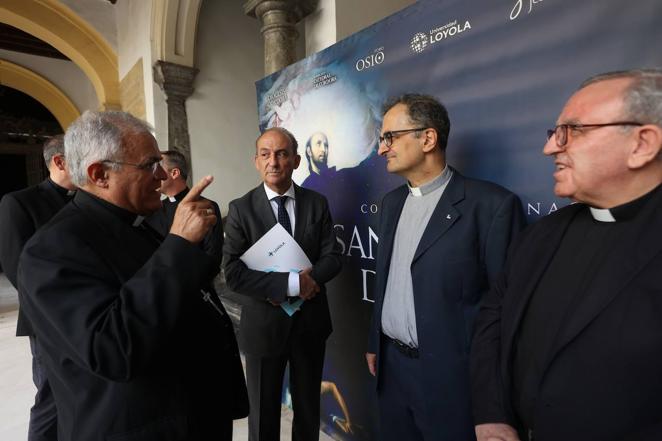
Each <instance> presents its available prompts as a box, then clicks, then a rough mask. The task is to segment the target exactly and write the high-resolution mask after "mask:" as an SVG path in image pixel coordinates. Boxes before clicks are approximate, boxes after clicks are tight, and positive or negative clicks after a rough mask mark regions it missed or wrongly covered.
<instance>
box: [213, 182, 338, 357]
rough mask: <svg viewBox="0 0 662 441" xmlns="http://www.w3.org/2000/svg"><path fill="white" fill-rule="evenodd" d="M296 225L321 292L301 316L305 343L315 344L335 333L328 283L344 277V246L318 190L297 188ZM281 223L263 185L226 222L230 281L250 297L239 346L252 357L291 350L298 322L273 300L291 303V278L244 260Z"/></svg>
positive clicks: (297, 237)
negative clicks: (251, 266) (294, 325)
mask: <svg viewBox="0 0 662 441" xmlns="http://www.w3.org/2000/svg"><path fill="white" fill-rule="evenodd" d="M294 191H295V197H296V223H295V231H294V239H295V240H296V241H297V243H298V244H299V245H300V246H301V248H302V249H303V251H304V252H305V253H306V256H308V259H310V261H311V262H312V264H313V270H312V273H311V276H312V278H313V279H315V281H316V282H317V284H318V285H319V286H320V288H321V290H320V293H319V294H317V295H316V296H315V297H314V298H313V299H311V300H307V301H305V302H304V304H303V305H302V307H301V310H300V311H299V312H297V313H296V314H300V316H299V318H298V320H299V323H300V329H302V330H305V333H306V335H305V336H304V337H303V338H304V339H309V340H310V341H311V343H312V344H317V343H318V342H320V341H322V342H323V341H324V340H325V339H326V338H327V337H328V336H329V334H331V317H330V314H329V306H328V302H327V299H326V289H325V287H324V284H325V283H326V282H328V281H329V280H331V279H332V278H333V277H335V276H336V274H338V272H340V268H341V260H340V244H339V243H338V242H337V240H336V236H335V234H334V232H333V222H332V221H331V214H330V213H329V206H328V204H327V201H326V199H325V198H324V196H322V195H321V194H319V193H316V192H314V191H312V190H307V189H305V188H301V187H299V186H297V185H295V186H294ZM276 223H277V220H276V217H275V216H274V213H273V211H272V209H271V205H270V203H269V200H268V199H267V195H266V192H265V191H264V186H263V184H260V185H259V186H258V187H257V188H255V189H253V190H251V191H250V192H248V193H246V194H245V195H244V196H243V197H241V198H239V199H235V200H234V201H232V202H230V207H229V211H228V216H227V219H226V223H225V245H224V253H223V254H224V256H225V278H226V281H227V284H228V287H229V288H230V289H231V290H233V291H235V292H237V293H239V294H243V295H244V296H246V301H245V304H244V306H243V308H242V313H241V322H240V325H239V343H240V346H241V348H242V350H243V351H244V352H246V353H247V354H251V355H263V356H266V355H275V354H281V353H282V352H283V350H284V349H285V344H286V342H287V339H288V336H289V334H290V331H291V328H292V323H293V320H292V318H291V317H289V316H288V315H287V314H286V313H285V312H284V311H283V310H282V309H281V308H280V307H279V306H273V305H272V304H271V303H269V302H268V301H267V299H268V298H270V299H274V300H278V301H285V300H286V296H287V284H288V273H274V272H272V273H266V272H262V271H255V270H251V269H249V268H248V267H246V265H245V264H244V263H243V262H242V261H241V260H240V259H239V258H240V256H241V255H242V254H243V253H244V252H245V251H246V250H248V249H249V248H250V247H251V246H252V245H253V244H254V243H255V242H257V240H258V239H260V238H261V237H262V236H263V235H264V234H265V233H266V232H267V231H269V230H270V229H271V228H272V227H273V226H274V225H276Z"/></svg>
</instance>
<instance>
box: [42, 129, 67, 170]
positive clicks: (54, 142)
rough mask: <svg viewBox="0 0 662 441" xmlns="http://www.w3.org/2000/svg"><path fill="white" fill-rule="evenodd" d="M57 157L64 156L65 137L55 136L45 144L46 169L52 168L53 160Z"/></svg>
mask: <svg viewBox="0 0 662 441" xmlns="http://www.w3.org/2000/svg"><path fill="white" fill-rule="evenodd" d="M55 155H64V135H55V136H53V137H52V138H51V139H49V140H48V141H46V142H45V143H44V162H46V167H50V166H51V160H52V159H53V156H55Z"/></svg>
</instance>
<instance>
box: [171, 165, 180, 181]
mask: <svg viewBox="0 0 662 441" xmlns="http://www.w3.org/2000/svg"><path fill="white" fill-rule="evenodd" d="M169 174H170V176H172V179H177V178H179V177H180V176H181V175H182V172H181V170H180V169H178V168H177V167H175V168H172V169H170V172H169Z"/></svg>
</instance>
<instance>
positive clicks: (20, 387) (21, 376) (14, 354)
mask: <svg viewBox="0 0 662 441" xmlns="http://www.w3.org/2000/svg"><path fill="white" fill-rule="evenodd" d="M16 305H17V299H16V291H15V290H14V288H13V287H12V286H11V285H10V284H9V282H8V281H7V279H6V277H5V276H4V274H1V273H0V440H2V441H24V440H25V439H26V438H27V436H26V434H27V424H28V413H29V409H30V406H31V405H32V402H33V401H32V400H33V398H34V393H35V389H34V385H33V384H32V379H31V372H32V371H31V356H30V344H29V342H28V338H27V337H15V335H14V334H15V331H16V317H17V311H16V307H17V306H16ZM291 427H292V412H291V410H290V409H288V408H286V407H283V417H282V420H281V440H283V441H285V440H289V439H290V431H291ZM247 439H248V423H247V420H246V419H243V420H239V421H235V425H234V436H233V440H236V441H238V440H242V441H243V440H247ZM331 439H332V438H330V437H329V436H328V435H326V434H324V433H320V440H321V441H330V440H331Z"/></svg>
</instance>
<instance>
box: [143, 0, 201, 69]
mask: <svg viewBox="0 0 662 441" xmlns="http://www.w3.org/2000/svg"><path fill="white" fill-rule="evenodd" d="M201 4H202V0H154V3H153V7H154V14H153V15H152V17H153V20H152V42H153V51H154V54H155V59H156V60H162V61H167V62H169V63H175V64H179V65H182V66H188V67H193V64H194V63H195V59H194V56H195V34H196V30H197V27H198V15H199V14H200V6H201Z"/></svg>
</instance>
